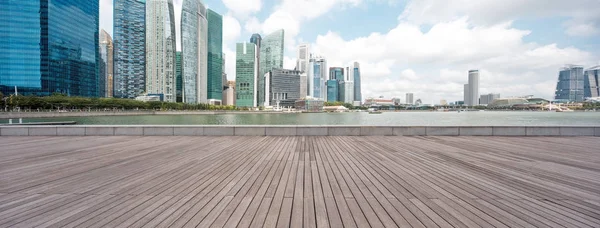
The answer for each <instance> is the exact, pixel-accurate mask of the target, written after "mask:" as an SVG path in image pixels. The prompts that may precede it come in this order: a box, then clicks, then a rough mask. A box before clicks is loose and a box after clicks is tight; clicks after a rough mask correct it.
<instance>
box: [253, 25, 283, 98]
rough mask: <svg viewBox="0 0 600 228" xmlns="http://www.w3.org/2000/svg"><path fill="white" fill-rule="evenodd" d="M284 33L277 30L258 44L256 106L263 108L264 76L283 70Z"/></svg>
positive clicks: (281, 30)
mask: <svg viewBox="0 0 600 228" xmlns="http://www.w3.org/2000/svg"><path fill="white" fill-rule="evenodd" d="M284 36H285V34H284V31H283V29H280V30H277V31H275V32H273V33H271V34H269V35H267V36H266V37H264V38H263V39H262V40H261V44H260V57H259V60H260V70H259V73H258V75H260V76H261V77H259V80H258V88H257V90H258V104H259V106H263V105H264V103H265V81H264V77H262V76H264V75H265V74H266V73H267V72H269V71H270V70H272V69H281V68H283V49H284V43H283V40H284Z"/></svg>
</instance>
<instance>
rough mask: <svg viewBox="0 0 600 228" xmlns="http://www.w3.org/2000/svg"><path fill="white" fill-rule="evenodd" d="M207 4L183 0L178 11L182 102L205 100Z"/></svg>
mask: <svg viewBox="0 0 600 228" xmlns="http://www.w3.org/2000/svg"><path fill="white" fill-rule="evenodd" d="M207 33H208V22H207V18H206V7H205V6H204V4H203V3H202V1H201V0H184V1H183V8H182V11H181V50H182V51H181V53H182V68H183V69H182V70H183V102H185V103H189V104H196V103H207V102H208V100H207V87H208V85H207V72H208V71H207V61H206V60H207V57H208V52H207Z"/></svg>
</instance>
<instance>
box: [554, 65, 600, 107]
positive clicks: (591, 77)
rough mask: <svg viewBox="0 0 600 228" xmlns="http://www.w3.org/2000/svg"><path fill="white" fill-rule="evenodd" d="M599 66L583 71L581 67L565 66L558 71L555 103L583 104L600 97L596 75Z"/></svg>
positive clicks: (599, 72) (598, 71)
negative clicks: (587, 100)
mask: <svg viewBox="0 0 600 228" xmlns="http://www.w3.org/2000/svg"><path fill="white" fill-rule="evenodd" d="M599 74H600V66H595V67H592V68H589V69H587V70H584V68H583V66H577V65H567V66H565V67H563V68H562V69H560V71H559V74H558V82H557V83H556V93H555V97H554V99H555V101H557V102H562V103H567V102H583V101H585V100H586V99H592V98H597V97H600V95H599V94H600V91H599V88H600V87H599V83H598V75H599Z"/></svg>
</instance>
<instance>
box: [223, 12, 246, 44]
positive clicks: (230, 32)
mask: <svg viewBox="0 0 600 228" xmlns="http://www.w3.org/2000/svg"><path fill="white" fill-rule="evenodd" d="M241 32H242V27H241V26H240V23H239V22H238V20H237V19H235V18H234V17H232V16H230V15H225V16H223V43H230V42H236V41H237V40H238V38H239V37H240V34H241Z"/></svg>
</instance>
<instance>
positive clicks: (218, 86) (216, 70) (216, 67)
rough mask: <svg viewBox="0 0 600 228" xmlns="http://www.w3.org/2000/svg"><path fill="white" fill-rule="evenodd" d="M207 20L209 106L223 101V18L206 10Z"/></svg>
mask: <svg viewBox="0 0 600 228" xmlns="http://www.w3.org/2000/svg"><path fill="white" fill-rule="evenodd" d="M206 16H207V20H208V39H207V41H208V60H207V66H208V73H207V79H208V81H207V82H208V84H207V99H208V103H210V104H217V105H218V104H221V101H222V100H223V68H222V67H223V16H221V15H220V14H218V13H216V12H215V11H212V10H210V9H208V10H207V13H206Z"/></svg>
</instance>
